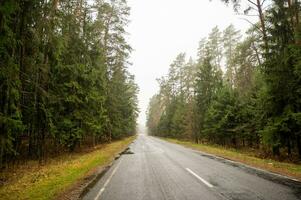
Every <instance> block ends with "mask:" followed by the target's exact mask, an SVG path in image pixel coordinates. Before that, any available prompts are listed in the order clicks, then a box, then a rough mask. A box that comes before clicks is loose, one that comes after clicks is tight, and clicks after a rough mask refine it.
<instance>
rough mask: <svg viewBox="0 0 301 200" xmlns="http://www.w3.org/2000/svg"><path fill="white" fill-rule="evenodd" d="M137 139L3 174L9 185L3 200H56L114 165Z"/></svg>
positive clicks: (3, 190) (0, 195)
mask: <svg viewBox="0 0 301 200" xmlns="http://www.w3.org/2000/svg"><path fill="white" fill-rule="evenodd" d="M134 139H135V136H133V137H129V138H126V139H123V140H119V141H116V142H112V143H110V144H105V145H101V146H100V147H98V148H97V149H96V150H94V151H92V152H89V153H85V154H83V153H74V154H69V155H63V156H60V157H58V158H55V159H51V160H49V161H48V162H47V164H45V165H43V166H41V165H39V164H38V163H37V162H30V163H27V164H26V165H24V166H19V167H18V168H17V169H15V170H13V171H9V172H2V174H0V175H1V177H4V176H5V177H6V179H7V181H6V183H5V184H4V185H2V186H0V199H6V200H15V199H24V200H27V199H28V200H32V199H39V200H49V199H55V198H56V197H57V196H58V195H59V194H60V193H62V192H64V191H65V190H67V189H68V188H69V187H71V186H72V185H73V184H74V183H76V181H78V180H80V179H82V178H84V177H85V176H86V175H87V174H88V172H89V171H91V170H93V169H95V168H96V167H99V166H102V165H106V164H108V163H110V162H111V161H112V160H113V159H114V157H115V155H116V154H118V153H119V152H120V151H121V150H123V149H124V148H126V147H127V146H128V145H129V144H130V143H131V142H132V141H133V140H134ZM4 173H5V174H4Z"/></svg>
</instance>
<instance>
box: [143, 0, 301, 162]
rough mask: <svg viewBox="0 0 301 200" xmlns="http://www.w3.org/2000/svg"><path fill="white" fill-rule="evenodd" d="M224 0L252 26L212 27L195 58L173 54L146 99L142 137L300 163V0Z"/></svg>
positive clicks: (200, 44)
mask: <svg viewBox="0 0 301 200" xmlns="http://www.w3.org/2000/svg"><path fill="white" fill-rule="evenodd" d="M223 2H224V3H225V4H228V5H229V6H233V9H234V10H235V11H236V12H237V13H238V14H241V15H244V18H245V19H246V21H248V22H249V23H252V22H251V21H250V20H249V17H248V16H256V17H257V19H258V20H257V23H252V24H251V25H250V28H249V30H248V31H247V32H246V33H245V34H244V33H241V31H239V30H237V29H236V28H235V27H234V26H233V25H229V26H228V27H227V28H225V29H224V30H220V29H219V28H218V27H215V28H213V29H212V31H211V32H210V33H209V34H208V36H207V37H205V38H202V39H201V40H200V42H199V47H198V53H197V58H186V57H187V56H186V55H185V53H180V54H179V55H178V56H177V57H176V59H175V60H174V61H173V62H172V64H171V65H170V68H169V72H168V74H167V75H166V76H163V77H161V78H159V79H158V83H159V88H160V89H159V92H158V93H157V94H155V95H154V96H153V97H152V98H151V99H150V102H149V107H148V111H147V126H148V130H149V134H151V135H155V136H160V137H169V138H177V139H183V140H192V141H195V142H196V143H204V144H212V145H220V146H225V147H231V148H234V149H242V148H249V149H254V150H256V151H257V150H258V151H259V152H261V154H262V155H264V156H268V157H274V158H278V159H282V158H284V159H292V160H299V161H300V160H301V23H300V19H299V17H300V11H301V10H300V2H299V1H297V0H296V1H295V0H285V1H284V0H272V1H264V0H241V1H236V0H223ZM229 24H230V23H229Z"/></svg>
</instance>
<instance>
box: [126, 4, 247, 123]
mask: <svg viewBox="0 0 301 200" xmlns="http://www.w3.org/2000/svg"><path fill="white" fill-rule="evenodd" d="M128 4H129V6H130V7H131V16H130V20H131V22H130V24H129V27H128V29H127V31H128V33H129V34H130V36H129V43H130V45H131V46H132V47H133V49H134V51H133V52H132V55H131V59H130V61H131V62H132V63H133V65H132V66H130V68H129V70H130V71H131V72H132V73H133V74H134V75H135V77H136V82H137V83H138V85H139V87H140V93H139V107H140V111H141V112H140V116H139V119H138V123H139V124H145V121H146V115H145V112H146V109H147V105H148V102H149V99H150V98H151V96H152V95H154V94H155V93H157V92H158V89H159V88H158V83H157V81H156V78H159V77H161V76H163V75H165V74H166V73H167V72H168V68H169V65H170V64H171V63H172V61H173V60H174V59H175V57H176V56H177V55H178V54H179V53H181V52H186V54H187V56H188V57H189V56H192V57H193V58H195V57H196V50H197V47H198V42H199V40H200V39H201V38H203V37H206V36H207V35H208V33H209V32H210V31H211V29H212V28H213V27H214V26H216V25H217V26H218V27H219V28H220V29H221V30H222V29H224V28H225V27H227V26H228V25H230V24H231V23H232V24H233V25H234V26H235V27H236V28H237V29H241V30H246V29H247V27H249V26H250V25H249V24H248V23H247V22H246V21H244V20H242V19H241V16H238V15H236V14H235V13H234V11H233V10H232V7H231V6H229V7H227V6H226V5H225V4H223V3H221V1H220V0H212V1H209V0H128Z"/></svg>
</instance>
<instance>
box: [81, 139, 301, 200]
mask: <svg viewBox="0 0 301 200" xmlns="http://www.w3.org/2000/svg"><path fill="white" fill-rule="evenodd" d="M300 188H301V183H300V182H297V181H291V180H289V179H287V178H285V177H281V176H277V175H274V174H271V173H267V172H264V171H260V170H256V169H252V168H249V167H244V165H240V164H237V163H234V164H233V162H229V161H225V160H223V159H220V158H216V157H214V156H211V155H208V154H203V153H199V152H197V151H194V150H191V149H188V148H185V147H182V146H180V145H176V144H172V143H169V142H166V141H163V140H161V139H158V138H154V137H151V136H147V135H139V136H138V138H137V139H136V140H135V141H134V142H133V143H132V144H131V145H130V149H129V151H127V153H125V154H123V155H122V156H121V157H120V158H119V159H118V160H116V161H115V162H114V164H113V165H112V167H111V168H110V169H109V170H108V172H107V173H106V174H105V175H104V176H103V177H102V178H101V179H100V180H99V181H98V182H97V183H96V184H95V185H94V186H93V187H92V188H90V190H89V191H88V193H87V194H86V195H84V197H83V199H84V200H257V199H260V200H265V199H266V200H295V199H301V189H300Z"/></svg>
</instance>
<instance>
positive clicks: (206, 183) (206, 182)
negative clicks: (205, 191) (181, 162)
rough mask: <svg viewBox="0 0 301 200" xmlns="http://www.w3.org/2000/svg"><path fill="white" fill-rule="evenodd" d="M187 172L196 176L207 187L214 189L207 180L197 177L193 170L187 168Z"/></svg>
mask: <svg viewBox="0 0 301 200" xmlns="http://www.w3.org/2000/svg"><path fill="white" fill-rule="evenodd" d="M186 170H187V171H188V172H189V173H190V174H192V175H193V176H195V177H196V178H197V179H199V180H200V181H202V182H203V183H204V184H205V185H207V186H208V187H210V188H212V187H213V185H211V184H210V183H209V182H208V181H206V180H205V179H203V178H202V177H200V176H199V175H197V174H196V173H194V172H193V171H192V170H191V169H189V168H186Z"/></svg>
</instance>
